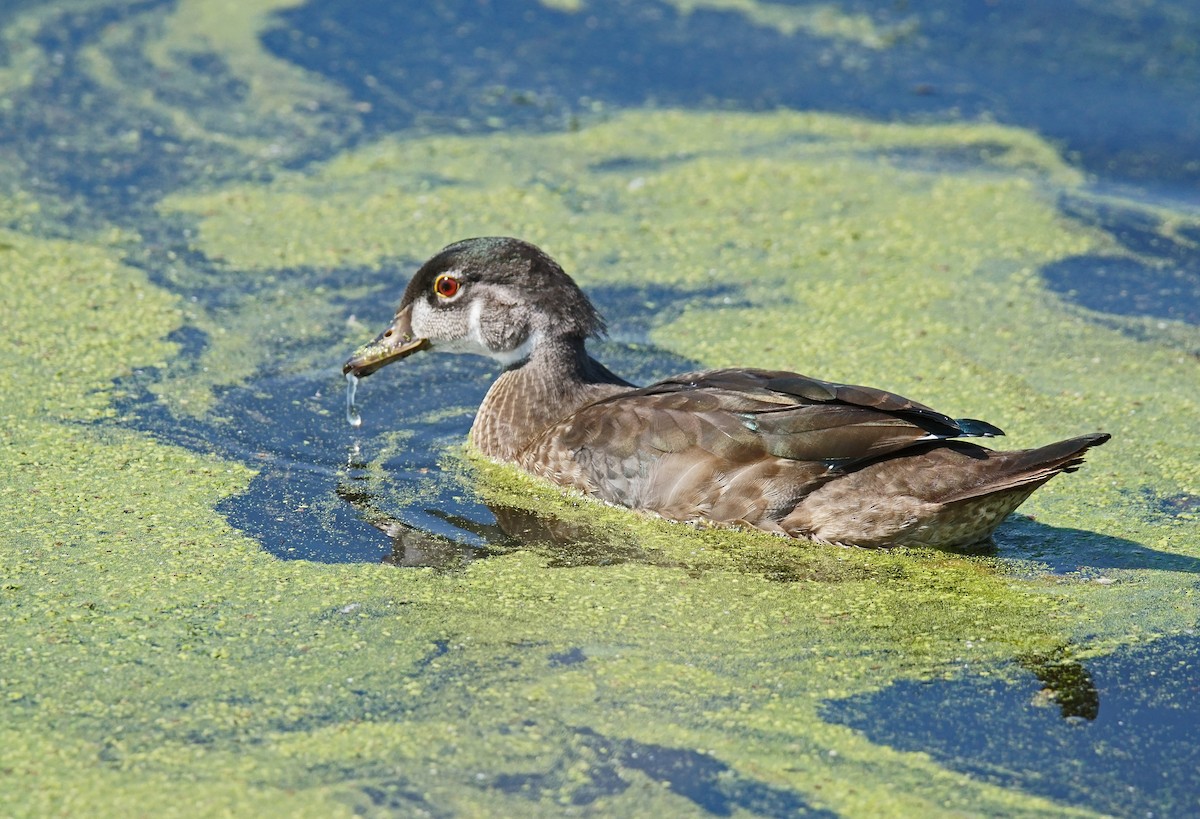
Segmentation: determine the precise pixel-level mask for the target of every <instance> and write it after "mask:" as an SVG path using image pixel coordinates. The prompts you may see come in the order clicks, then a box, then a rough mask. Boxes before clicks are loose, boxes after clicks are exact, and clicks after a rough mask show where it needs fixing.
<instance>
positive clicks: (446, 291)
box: [433, 273, 462, 299]
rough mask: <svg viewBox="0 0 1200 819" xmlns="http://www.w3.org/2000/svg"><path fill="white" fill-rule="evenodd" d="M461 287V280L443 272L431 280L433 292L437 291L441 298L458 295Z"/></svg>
mask: <svg viewBox="0 0 1200 819" xmlns="http://www.w3.org/2000/svg"><path fill="white" fill-rule="evenodd" d="M461 287H462V282H460V281H459V280H458V279H456V278H455V277H454V276H451V275H450V274H449V273H443V274H442V275H440V276H438V277H437V278H436V279H434V280H433V292H435V293H437V294H438V295H439V296H441V297H442V298H443V299H452V298H454V297H455V296H457V295H458V291H459V288H461Z"/></svg>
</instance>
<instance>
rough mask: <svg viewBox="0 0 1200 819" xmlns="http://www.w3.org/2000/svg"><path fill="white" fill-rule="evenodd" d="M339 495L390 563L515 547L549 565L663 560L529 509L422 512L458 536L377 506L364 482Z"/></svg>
mask: <svg viewBox="0 0 1200 819" xmlns="http://www.w3.org/2000/svg"><path fill="white" fill-rule="evenodd" d="M336 491H337V494H338V496H339V497H340V498H341V499H342V500H344V501H345V502H346V503H348V504H349V505H350V506H351V507H352V508H353V509H354V510H355V511H356V512H357V513H358V514H359V516H360V517H361V518H362V519H363V520H365V521H366V522H368V523H369V524H371V525H372V526H374V527H375V528H376V529H378V530H379V531H381V532H383V533H384V534H385V535H387V536H388V537H389V538H391V540H392V551H391V553H390V554H388V555H387V556H386V557H384V558H383V562H384V563H388V564H391V565H393V566H407V567H427V568H435V569H455V568H461V567H462V566H465V565H466V564H467V563H470V562H471V561H474V560H481V559H485V558H488V557H492V556H494V555H498V554H507V553H510V552H514V551H517V550H521V549H525V550H533V551H536V552H539V553H541V554H543V555H544V556H545V557H546V558H547V565H549V566H551V567H566V566H603V565H609V564H615V563H624V562H628V561H630V560H640V561H644V562H654V563H664V562H669V561H664V560H663V559H662V558H661V557H660V558H658V559H657V560H655V559H653V558H652V555H651V554H650V553H649V552H647V551H646V550H644V549H641V548H638V547H637V546H635V545H634V544H633V543H632V536H630V540H629V541H623V539H622V538H621V537H620V536H619V535H617V534H616V533H612V532H604V533H600V532H598V531H596V530H595V529H594V528H593V527H590V526H587V525H585V524H581V523H573V522H569V521H565V520H562V519H560V518H557V517H554V516H553V515H547V514H542V513H534V512H531V511H529V510H528V509H517V508H514V507H511V506H503V505H500V504H494V503H486V502H484V506H485V507H486V508H487V510H488V511H489V512H491V515H492V517H493V518H494V522H492V523H482V522H480V521H478V520H473V519H471V518H468V517H465V516H462V515H454V514H448V513H446V512H443V511H441V510H437V509H423V510H421V511H422V513H423V514H424V515H425V516H427V517H431V518H435V519H437V520H439V521H441V522H442V523H444V524H446V526H447V528H449V529H451V530H454V531H458V532H461V533H462V535H463V536H462V537H461V538H455V537H453V536H446V535H441V534H435V533H433V532H429V531H426V530H425V529H422V528H420V527H419V526H418V525H416V524H413V523H410V522H408V521H405V520H403V519H401V518H399V517H396V516H394V515H392V514H389V513H387V512H384V511H383V510H382V509H381V508H380V504H379V498H378V496H377V495H376V494H375V493H373V492H371V491H370V490H368V489H365V488H364V487H362V486H356V485H354V484H352V483H346V482H343V483H341V484H339V485H338V487H337V490H336Z"/></svg>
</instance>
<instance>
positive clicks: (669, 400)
mask: <svg viewBox="0 0 1200 819" xmlns="http://www.w3.org/2000/svg"><path fill="white" fill-rule="evenodd" d="M635 406H636V407H637V411H636V412H635V414H636V415H637V416H638V417H639V418H640V419H641V420H642V424H641V425H637V424H634V425H631V426H630V428H629V430H628V432H629V433H630V434H633V435H645V434H646V433H647V432H649V431H650V429H649V428H650V427H652V426H653V425H654V423H655V422H654V418H655V416H656V414H657V413H658V412H662V413H663V416H662V421H661V423H663V424H667V423H668V417H672V418H673V417H674V416H675V415H677V414H685V415H686V414H691V413H695V414H697V415H698V416H700V418H701V419H703V420H707V421H709V422H710V423H713V422H716V420H717V417H718V416H720V417H722V421H723V423H720V424H719V426H720V427H721V428H728V427H729V426H730V424H729V421H730V420H736V422H737V426H740V427H741V428H742V430H741V431H737V432H736V434H735V435H734V437H735V439H736V440H737V441H738V442H739V445H740V446H750V447H751V448H753V449H759V450H761V452H762V453H763V454H764V455H768V454H769V455H773V456H775V457H779V458H788V459H791V460H800V461H819V462H821V463H823V464H825V465H826V466H828V467H835V468H843V469H844V468H848V467H851V466H853V465H855V464H856V463H859V462H862V461H866V460H872V459H875V458H879V457H882V456H885V455H888V454H891V453H893V452H897V451H899V450H901V449H905V448H907V447H909V446H912V445H913V444H915V443H918V442H924V441H933V440H944V439H949V438H961V437H985V438H990V437H994V436H997V435H1003V434H1004V432H1003V431H1002V430H1000V429H999V428H997V427H995V426H992V425H991V424H988V423H986V422H984V421H978V420H975V419H971V418H958V419H956V418H951V417H950V416H948V415H945V414H943V413H940V412H938V411H937V410H934V409H932V408H930V407H927V406H925V405H924V404H920V403H917V402H916V401H913V400H911V399H909V398H905V397H904V396H901V395H897V394H895V393H891V392H887V391H885V390H879V389H875V388H873V387H861V386H857V385H853V384H837V383H834V382H831V381H821V380H819V379H816V378H809V377H808V376H804V375H800V374H798V373H791V372H782V371H772V370H747V369H737V370H709V371H705V372H697V373H688V374H685V375H681V376H675V377H673V378H669V379H666V380H664V381H660V382H658V383H656V384H651V385H650V386H648V387H643V388H641V389H637V390H633V391H632V392H625V393H619V394H617V395H615V396H611V397H609V398H606V399H604V400H601V401H598V402H596V403H595V404H592V405H590V406H589V407H585V408H584V411H586V414H587V416H588V417H589V418H591V417H593V416H594V415H597V414H598V415H604V414H606V413H609V412H615V413H616V415H617V416H620V415H623V414H624V413H622V412H621V410H622V409H633V408H634V407H635ZM639 426H640V427H641V432H638V431H636V430H637V429H638V427H639ZM752 442H753V443H752Z"/></svg>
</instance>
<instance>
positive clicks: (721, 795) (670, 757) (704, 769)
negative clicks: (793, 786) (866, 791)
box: [492, 728, 837, 819]
mask: <svg viewBox="0 0 1200 819" xmlns="http://www.w3.org/2000/svg"><path fill="white" fill-rule="evenodd" d="M575 733H576V738H577V740H578V745H579V750H578V751H577V755H578V756H579V757H580V759H579V760H571V759H566V760H563V764H562V765H560V766H559V767H558V768H556V769H555V770H552V771H548V772H539V773H530V774H504V775H501V776H498V777H496V778H495V779H494V780H492V786H493V787H496V788H499V789H500V790H503V791H508V792H512V793H521V794H524V795H527V796H529V797H530V798H531V799H534V800H537V799H539V798H541V797H542V796H543V795H544V794H546V793H551V794H554V793H561V792H562V791H563V788H564V786H566V787H567V788H568V789H569V797H568V801H569V803H570V804H572V805H589V804H591V803H593V802H595V801H596V800H597V799H600V798H602V797H605V796H611V795H614V794H618V793H621V792H623V791H625V790H627V789H628V788H629V787H630V782H629V781H628V777H629V774H630V773H631V772H634V771H637V772H640V773H642V774H644V775H645V776H647V777H648V778H649V779H650V780H652V781H654V782H660V783H662V784H664V785H665V786H666V787H667V788H668V789H669V790H670V791H671V792H672V793H674V794H676V795H678V796H682V797H684V798H685V799H687V800H689V801H691V802H692V803H694V804H695V805H696V806H697V807H699V808H702V809H703V810H704V811H705V812H706V813H707V814H709V815H712V816H732V815H733V814H734V813H735V811H736V812H740V811H748V812H749V813H750V814H752V815H754V816H765V817H778V819H784V817H790V816H813V817H831V818H832V817H835V816H837V814H836V813H832V812H830V811H826V810H818V809H815V808H811V807H809V805H808V804H807V803H806V802H805V801H804V800H803V799H801V798H800V797H799V796H798V795H796V794H795V793H793V792H791V791H788V790H784V789H782V788H776V787H772V786H771V785H768V784H766V783H764V782H757V781H754V780H753V779H747V778H746V777H744V776H742V775H740V774H738V773H737V772H736V771H734V770H733V769H732V768H730V767H729V766H728V765H726V764H725V763H723V762H721V761H720V760H718V759H716V758H715V757H713V756H710V755H709V754H705V753H701V752H699V751H693V750H689V749H684V748H670V747H667V746H663V745H653V744H650V743H644V742H635V741H633V740H627V739H613V738H610V737H605V736H602V735H601V734H598V733H596V732H595V731H593V730H591V729H590V728H577V729H575ZM582 760H586V761H587V763H588V765H587V768H586V774H584V781H583V782H579V781H578V779H579V775H578V774H576V773H574V770H575V769H577V767H578V766H577V765H570V764H569V763H571V762H578V761H582ZM572 780H574V781H572Z"/></svg>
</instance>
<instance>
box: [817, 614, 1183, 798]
mask: <svg viewBox="0 0 1200 819" xmlns="http://www.w3.org/2000/svg"><path fill="white" fill-rule="evenodd" d="M1197 657H1200V637H1197V636H1196V635H1194V634H1187V635H1179V636H1175V637H1168V638H1163V639H1160V640H1157V641H1155V642H1152V643H1147V644H1141V645H1136V646H1130V647H1127V648H1121V649H1118V650H1117V651H1115V652H1113V653H1112V654H1111V655H1108V656H1105V657H1101V658H1098V659H1095V660H1090V661H1088V662H1087V663H1086V666H1087V667H1086V669H1084V668H1083V667H1082V666H1080V665H1079V664H1074V663H1062V662H1057V661H1056V660H1055V658H1050V659H1049V662H1047V661H1041V662H1040V664H1039V663H1025V664H1024V665H1026V666H1027V668H1029V671H1028V672H1027V673H1020V672H1017V673H1015V674H1013V675H1009V676H965V677H962V678H959V679H954V680H934V681H928V682H914V681H904V682H898V683H895V684H894V685H892V686H890V687H888V688H885V689H883V690H882V691H879V692H876V693H873V694H869V695H864V696H859V697H852V698H850V699H845V700H837V701H832V702H828V703H826V705H825V706H824V708H823V709H822V716H823V717H824V718H825V719H827V720H829V721H831V722H835V723H840V724H843V725H848V726H850V727H853V728H856V729H858V730H860V731H862V732H863V733H864V734H866V735H867V737H868V738H869V739H870V740H871V741H872V742H877V743H882V744H886V745H890V746H892V747H895V748H899V749H901V750H905V751H920V752H924V753H928V754H929V755H931V756H932V757H934V759H936V760H937V761H938V762H939V763H940V764H943V765H946V766H947V767H950V768H952V769H954V770H959V771H963V772H965V773H968V774H970V775H972V776H976V777H979V778H982V779H985V780H987V781H990V782H994V783H996V784H998V785H1001V786H1003V787H1017V788H1020V789H1022V790H1025V791H1029V792H1031V793H1035V794H1040V795H1043V796H1046V797H1049V798H1051V799H1056V800H1061V801H1063V802H1065V803H1069V804H1073V805H1080V806H1086V807H1090V808H1092V809H1094V810H1097V811H1100V812H1102V813H1106V814H1112V815H1116V816H1130V817H1133V816H1138V817H1141V816H1194V815H1196V814H1197V813H1198V812H1200V745H1197V743H1196V741H1195V725H1196V718H1197V715H1200V683H1198V682H1197V679H1200V667H1198V661H1197ZM1047 669H1049V670H1047Z"/></svg>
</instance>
